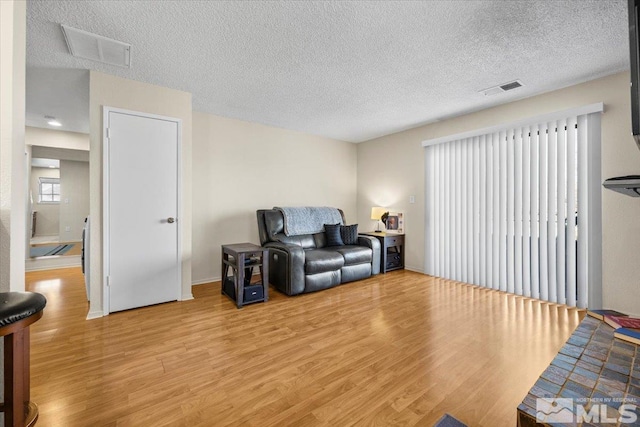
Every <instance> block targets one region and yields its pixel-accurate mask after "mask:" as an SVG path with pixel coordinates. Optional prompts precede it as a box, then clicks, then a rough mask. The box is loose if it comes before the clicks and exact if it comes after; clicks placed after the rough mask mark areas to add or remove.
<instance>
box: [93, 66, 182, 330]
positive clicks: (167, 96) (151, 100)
mask: <svg viewBox="0 0 640 427" xmlns="http://www.w3.org/2000/svg"><path fill="white" fill-rule="evenodd" d="M89 86H90V88H89V110H90V111H89V118H90V147H91V149H90V159H91V161H90V163H91V164H90V180H91V183H90V189H91V194H90V214H91V248H90V249H91V306H90V309H89V315H88V317H90V318H93V317H98V316H102V315H103V309H102V291H103V288H102V285H103V275H102V112H103V109H102V107H103V106H106V107H114V108H122V109H127V110H133V111H139V112H145V113H150V114H158V115H163V116H168V117H174V118H178V119H181V120H182V151H181V156H182V194H181V196H182V214H181V218H180V223H181V225H182V298H183V299H188V298H191V230H192V225H191V94H190V93H187V92H182V91H178V90H174V89H168V88H163V87H160V86H155V85H151V84H148V83H141V82H137V81H133V80H127V79H122V78H119V77H115V76H110V75H107V74H103V73H99V72H95V71H91V72H90V84H89Z"/></svg>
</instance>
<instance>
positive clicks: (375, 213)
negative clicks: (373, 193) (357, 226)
mask: <svg viewBox="0 0 640 427" xmlns="http://www.w3.org/2000/svg"><path fill="white" fill-rule="evenodd" d="M386 211H387V210H386V209H385V208H381V207H380V206H375V207H373V208H371V219H374V220H376V221H377V220H379V219H380V217H382V215H383V214H384V213H385V212H386Z"/></svg>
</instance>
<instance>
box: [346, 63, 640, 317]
mask: <svg viewBox="0 0 640 427" xmlns="http://www.w3.org/2000/svg"><path fill="white" fill-rule="evenodd" d="M595 102H604V104H605V113H604V114H603V116H602V178H603V179H605V178H609V177H613V176H620V175H631V174H639V173H640V150H638V149H637V148H636V146H635V143H634V141H633V138H632V137H631V135H630V133H631V132H630V129H631V123H630V120H631V119H630V101H629V74H628V73H620V74H615V75H612V76H608V77H604V78H601V79H598V80H593V81H590V82H587V83H583V84H580V85H576V86H572V87H569V88H565V89H561V90H557V91H553V92H549V93H546V94H542V95H539V96H535V97H532V98H528V99H525V100H522V101H517V102H513V103H510V104H506V105H502V106H499V107H495V108H491V109H487V110H483V111H479V112H477V113H473V114H469V115H465V116H461V117H457V118H453V119H450V120H445V121H442V122H438V123H434V124H430V125H426V126H422V127H419V128H416V129H411V130H408V131H405V132H401V133H397V134H393V135H389V136H385V137H382V138H378V139H375V140H371V141H367V142H365V143H361V144H359V145H358V218H359V220H360V221H365V220H367V218H368V216H369V212H370V209H371V206H374V205H386V206H390V207H393V208H395V209H398V210H401V211H404V212H406V233H407V236H406V241H407V257H406V263H407V266H408V267H410V268H412V269H414V270H417V271H422V270H423V269H424V254H425V251H424V246H425V241H424V232H425V230H424V215H425V213H424V194H425V188H424V174H425V168H424V152H423V148H422V147H421V142H422V141H424V140H426V139H431V138H436V137H440V136H446V135H452V134H456V133H460V132H465V131H471V130H475V129H479V128H483V127H488V126H492V125H497V124H501V123H508V122H511V121H515V120H518V119H524V118H527V117H532V116H536V115H540V114H544V113H549V112H553V111H559V110H563V109H567V108H572V107H579V106H583V105H587V104H592V103H595ZM382 164H383V165H384V173H381V172H380V170H381V165H382ZM412 194H414V195H415V196H416V203H415V204H409V203H408V200H409V196H410V195H412ZM602 203H603V207H602V215H603V217H602V218H603V224H602V229H603V239H602V240H603V302H604V306H605V307H608V308H613V309H617V310H620V311H623V312H627V313H634V314H640V263H639V262H638V260H637V259H638V254H639V253H640V220H639V219H640V200H639V199H637V198H631V197H626V196H622V195H620V194H618V193H614V192H612V191H608V190H604V189H603V191H602Z"/></svg>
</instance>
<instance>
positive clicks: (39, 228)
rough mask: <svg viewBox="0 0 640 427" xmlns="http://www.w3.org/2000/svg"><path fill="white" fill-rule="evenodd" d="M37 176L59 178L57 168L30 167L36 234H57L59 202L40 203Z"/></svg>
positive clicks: (58, 228) (58, 229) (58, 227)
mask: <svg viewBox="0 0 640 427" xmlns="http://www.w3.org/2000/svg"><path fill="white" fill-rule="evenodd" d="M39 178H60V170H59V169H49V168H35V167H32V168H31V194H32V195H33V210H34V211H36V212H38V213H37V215H36V236H57V235H58V233H59V231H60V204H58V203H40V201H39V198H38V191H39V189H38V186H39V182H40V180H39Z"/></svg>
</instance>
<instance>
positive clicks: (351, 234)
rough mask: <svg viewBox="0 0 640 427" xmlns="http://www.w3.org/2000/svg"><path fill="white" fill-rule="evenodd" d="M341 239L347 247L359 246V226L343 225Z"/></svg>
mask: <svg viewBox="0 0 640 427" xmlns="http://www.w3.org/2000/svg"><path fill="white" fill-rule="evenodd" d="M340 237H342V242H343V243H344V244H345V245H357V244H358V224H353V225H341V226H340Z"/></svg>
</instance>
